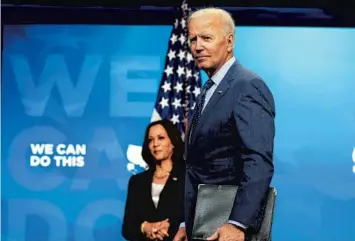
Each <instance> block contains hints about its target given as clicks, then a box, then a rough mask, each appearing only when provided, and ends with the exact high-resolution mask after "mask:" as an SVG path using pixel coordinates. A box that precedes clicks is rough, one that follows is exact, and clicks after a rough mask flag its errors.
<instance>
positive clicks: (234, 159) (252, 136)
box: [174, 8, 275, 241]
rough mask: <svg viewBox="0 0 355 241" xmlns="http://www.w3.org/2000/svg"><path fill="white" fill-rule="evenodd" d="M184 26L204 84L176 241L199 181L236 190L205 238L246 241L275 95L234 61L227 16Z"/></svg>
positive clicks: (206, 16) (183, 234)
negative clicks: (205, 78)
mask: <svg viewBox="0 0 355 241" xmlns="http://www.w3.org/2000/svg"><path fill="white" fill-rule="evenodd" d="M188 28H189V43H190V48H191V52H192V54H193V56H194V58H195V61H196V63H197V64H198V67H199V68H200V69H202V70H203V71H205V72H206V73H207V75H208V77H209V80H208V81H207V82H206V84H205V85H204V87H203V88H202V90H201V94H200V96H199V100H198V101H197V105H196V107H195V109H194V115H193V117H192V121H191V122H189V130H188V132H187V135H186V144H187V146H186V150H185V151H186V183H185V208H184V209H185V210H184V215H185V217H184V222H183V223H182V224H181V225H180V228H179V231H178V233H177V234H176V236H175V239H174V241H182V240H186V239H187V238H188V239H189V240H191V235H192V227H193V220H194V215H195V206H196V199H197V188H198V185H199V184H202V183H204V184H219V185H223V184H230V185H238V186H239V188H238V193H237V197H236V199H235V201H234V205H233V208H232V211H231V213H230V216H229V220H228V222H227V223H226V224H224V225H222V226H221V227H220V228H219V229H218V230H217V231H216V233H215V234H213V235H212V236H211V237H210V238H209V240H220V241H227V240H228V241H230V240H237V241H244V240H245V238H246V237H247V236H248V234H249V233H252V232H256V231H257V230H258V229H259V227H260V223H261V220H262V218H263V207H264V205H265V201H266V198H267V193H268V189H269V185H270V182H271V179H272V176H273V173H274V166H273V145H274V134H275V127H274V118H275V106H274V100H273V96H272V93H271V92H270V90H269V89H268V87H267V86H266V84H265V83H264V81H263V80H262V79H261V78H260V77H259V76H258V75H256V74H254V73H253V72H251V71H249V70H247V69H246V68H244V67H243V66H242V65H241V64H239V63H238V62H237V60H236V59H235V57H234V56H233V55H234V54H233V48H234V41H235V36H234V34H235V24H234V21H233V19H232V17H231V16H230V14H229V13H228V12H226V11H224V10H222V9H217V8H206V9H202V10H198V11H196V12H194V13H193V14H192V15H191V16H190V17H189V20H188Z"/></svg>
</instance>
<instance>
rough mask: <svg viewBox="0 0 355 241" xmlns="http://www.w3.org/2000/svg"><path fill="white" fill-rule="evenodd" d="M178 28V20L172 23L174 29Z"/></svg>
mask: <svg viewBox="0 0 355 241" xmlns="http://www.w3.org/2000/svg"><path fill="white" fill-rule="evenodd" d="M178 26H179V19H177V18H176V19H175V22H174V27H175V28H177V27H178Z"/></svg>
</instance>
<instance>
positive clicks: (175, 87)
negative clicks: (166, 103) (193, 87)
mask: <svg viewBox="0 0 355 241" xmlns="http://www.w3.org/2000/svg"><path fill="white" fill-rule="evenodd" d="M174 89H175V90H176V92H177V93H179V92H180V91H182V90H183V88H182V83H179V82H178V83H176V85H175V86H174Z"/></svg>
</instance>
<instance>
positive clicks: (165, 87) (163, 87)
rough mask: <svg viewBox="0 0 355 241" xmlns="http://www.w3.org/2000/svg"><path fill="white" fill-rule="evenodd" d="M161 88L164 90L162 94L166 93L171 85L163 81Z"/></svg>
mask: <svg viewBox="0 0 355 241" xmlns="http://www.w3.org/2000/svg"><path fill="white" fill-rule="evenodd" d="M161 88H162V89H163V90H164V93H166V92H168V91H170V90H171V84H170V83H168V82H166V81H165V82H164V84H163V85H162V87H161Z"/></svg>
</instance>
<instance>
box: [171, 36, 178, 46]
mask: <svg viewBox="0 0 355 241" xmlns="http://www.w3.org/2000/svg"><path fill="white" fill-rule="evenodd" d="M177 37H178V36H177V35H175V34H173V35H172V36H171V38H170V41H171V43H172V44H175V42H176V41H177Z"/></svg>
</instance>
